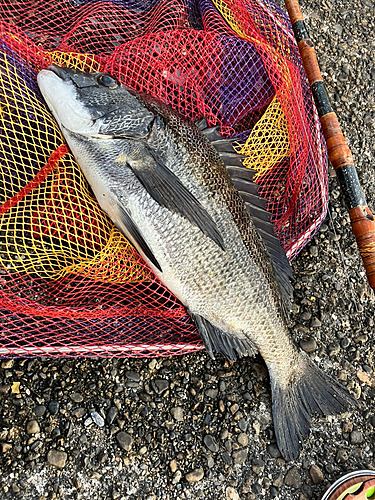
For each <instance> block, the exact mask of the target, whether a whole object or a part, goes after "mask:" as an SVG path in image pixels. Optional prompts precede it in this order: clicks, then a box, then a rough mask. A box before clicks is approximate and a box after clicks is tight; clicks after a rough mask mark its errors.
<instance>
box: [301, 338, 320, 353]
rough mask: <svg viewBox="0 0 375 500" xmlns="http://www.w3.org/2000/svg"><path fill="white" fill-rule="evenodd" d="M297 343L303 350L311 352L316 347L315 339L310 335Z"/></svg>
mask: <svg viewBox="0 0 375 500" xmlns="http://www.w3.org/2000/svg"><path fill="white" fill-rule="evenodd" d="M299 345H300V346H301V348H302V349H303V350H304V351H305V352H313V351H315V350H316V348H317V345H316V340H315V339H314V338H312V337H307V338H306V339H303V340H301V341H300V343H299Z"/></svg>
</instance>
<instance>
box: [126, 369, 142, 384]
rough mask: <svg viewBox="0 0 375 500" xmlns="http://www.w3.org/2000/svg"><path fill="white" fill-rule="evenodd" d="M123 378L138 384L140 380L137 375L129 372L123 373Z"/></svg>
mask: <svg viewBox="0 0 375 500" xmlns="http://www.w3.org/2000/svg"><path fill="white" fill-rule="evenodd" d="M125 377H126V378H127V379H128V380H132V381H133V382H139V381H140V380H141V376H140V375H139V373H137V372H134V371H131V370H129V371H127V372H125Z"/></svg>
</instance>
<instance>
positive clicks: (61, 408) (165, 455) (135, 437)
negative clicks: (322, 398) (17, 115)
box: [0, 0, 375, 500]
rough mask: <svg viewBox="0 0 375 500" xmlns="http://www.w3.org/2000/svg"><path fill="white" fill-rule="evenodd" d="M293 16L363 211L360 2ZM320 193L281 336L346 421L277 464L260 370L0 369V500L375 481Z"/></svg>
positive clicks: (366, 317)
mask: <svg viewBox="0 0 375 500" xmlns="http://www.w3.org/2000/svg"><path fill="white" fill-rule="evenodd" d="M302 8H303V11H304V13H305V15H306V19H307V21H308V27H309V29H310V34H311V36H312V37H313V39H314V40H315V42H316V49H317V53H318V58H319V61H320V65H321V69H322V72H323V75H324V77H325V81H326V84H327V89H328V91H329V93H330V96H331V99H332V103H333V105H334V107H335V109H336V111H337V113H338V116H339V120H340V122H341V125H342V127H343V130H344V133H345V135H346V137H347V139H348V142H349V145H350V147H351V149H352V152H353V154H354V156H355V160H356V164H357V167H358V170H359V176H360V179H361V181H362V184H363V187H364V189H365V191H366V195H367V199H368V201H369V205H370V208H371V209H372V210H373V209H374V208H375V206H374V205H373V200H374V185H375V170H374V164H375V161H374V156H375V144H374V142H373V141H374V136H375V134H374V121H375V56H374V54H375V41H374V33H375V23H374V14H375V12H374V3H373V0H362V2H358V1H351V2H349V1H348V0H340V1H336V2H332V3H329V2H328V0H319V1H305V2H304V3H303V5H302ZM330 185H331V187H330V190H331V202H330V216H329V217H328V218H327V220H326V222H325V224H324V225H323V226H322V228H321V230H320V232H319V233H318V234H317V235H316V236H315V238H314V239H313V241H311V243H310V244H309V246H308V247H307V248H306V249H305V250H304V251H303V252H302V253H301V254H300V255H299V256H298V257H297V259H296V260H295V262H293V268H294V271H295V277H296V284H295V292H296V293H295V305H294V311H293V315H292V325H291V332H292V334H293V335H294V336H295V338H296V340H297V341H298V342H299V341H302V343H303V345H304V347H305V349H307V350H310V351H311V354H310V355H311V357H312V358H314V359H315V361H316V362H317V363H318V364H319V365H320V366H321V367H322V368H323V369H325V370H327V371H329V372H330V373H332V374H333V375H334V376H335V377H337V378H338V379H339V380H341V382H342V383H343V384H344V385H346V386H347V387H348V388H349V389H350V390H351V391H352V392H353V394H354V395H355V397H356V398H357V399H358V403H359V407H358V409H356V410H354V411H351V412H349V413H346V414H344V415H341V416H339V417H329V418H324V419H317V418H316V419H315V420H314V422H313V427H312V432H311V436H310V438H309V439H308V440H306V442H305V446H304V451H303V453H302V454H301V455H300V457H299V459H298V460H296V461H295V462H289V463H286V462H285V461H284V460H283V459H282V458H281V457H280V454H279V452H278V449H277V447H276V445H275V440H274V432H273V426H272V419H271V413H270V408H271V402H270V387H269V380H268V375H267V371H266V369H265V366H264V363H263V362H262V360H261V358H256V359H254V360H250V361H249V360H243V361H241V362H238V363H236V364H234V365H232V366H230V365H229V364H228V363H226V362H224V361H223V360H222V359H218V360H217V361H215V362H213V361H211V360H210V359H209V358H208V356H207V354H206V353H205V352H204V351H202V352H199V353H197V354H194V355H189V356H184V357H176V358H171V359H153V360H143V361H141V360H123V359H113V360H100V359H98V360H92V359H90V360H87V359H81V360H49V359H38V360H30V359H27V360H16V361H13V360H4V361H3V362H2V364H1V369H0V405H1V406H0V408H1V414H0V461H1V462H0V463H1V473H0V491H1V492H2V493H0V495H1V498H2V499H4V500H7V499H10V498H19V499H25V500H28V499H30V500H31V499H32V500H34V499H39V500H44V499H51V500H52V499H64V500H65V499H84V498H90V499H93V500H95V499H104V500H105V499H129V500H136V499H142V500H143V499H145V500H151V499H170V500H174V499H176V500H177V499H181V500H183V499H192V498H203V497H205V498H206V499H207V500H210V499H238V498H240V499H241V500H248V499H255V498H264V499H271V498H279V499H280V500H281V499H282V500H289V499H290V500H292V499H293V500H304V499H316V500H318V499H320V498H321V496H322V494H323V492H324V491H325V490H326V488H327V487H328V485H329V484H331V483H332V482H333V481H335V480H336V479H337V478H339V477H340V476H342V475H343V474H345V473H347V472H349V471H352V470H355V469H365V468H367V469H375V458H374V452H375V438H374V429H375V413H374V410H375V373H374V371H375V367H374V359H373V354H372V353H373V349H374V347H375V346H374V339H373V332H374V311H375V300H374V294H373V292H372V291H371V290H370V289H369V287H368V285H367V282H366V279H365V277H364V272H363V271H362V267H361V263H360V260H359V257H358V252H357V248H356V243H355V240H354V238H353V236H352V234H351V231H350V224H349V219H348V216H347V214H346V212H345V209H344V208H343V204H342V200H341V195H340V192H339V188H338V185H337V181H336V179H335V177H334V174H333V175H330ZM17 383H20V386H19V391H20V392H19V394H16V393H14V392H12V390H11V388H12V389H13V391H15V392H17Z"/></svg>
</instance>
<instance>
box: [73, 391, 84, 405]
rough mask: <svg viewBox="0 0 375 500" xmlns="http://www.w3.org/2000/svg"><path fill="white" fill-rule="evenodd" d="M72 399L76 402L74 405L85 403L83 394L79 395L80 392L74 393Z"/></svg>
mask: <svg viewBox="0 0 375 500" xmlns="http://www.w3.org/2000/svg"><path fill="white" fill-rule="evenodd" d="M70 399H71V400H72V401H74V403H82V401H83V396H82V394H79V393H78V392H72V394H71V395H70Z"/></svg>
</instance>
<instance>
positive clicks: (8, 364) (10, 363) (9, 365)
mask: <svg viewBox="0 0 375 500" xmlns="http://www.w3.org/2000/svg"><path fill="white" fill-rule="evenodd" d="M13 365H14V359H13V358H10V359H5V360H4V361H2V363H1V368H4V370H9V369H10V368H12V367H13Z"/></svg>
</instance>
